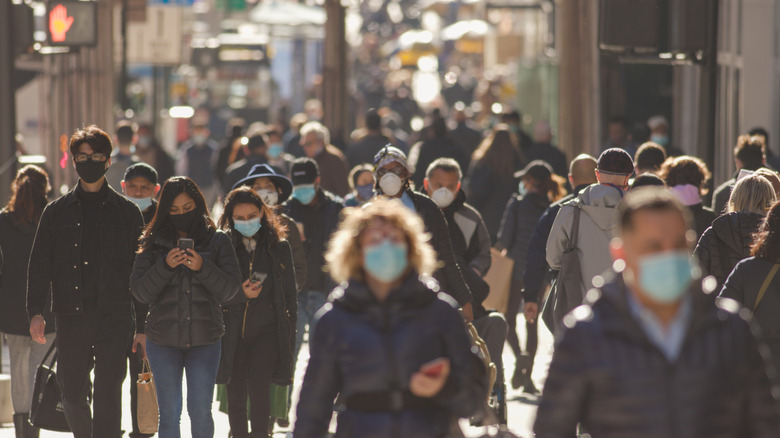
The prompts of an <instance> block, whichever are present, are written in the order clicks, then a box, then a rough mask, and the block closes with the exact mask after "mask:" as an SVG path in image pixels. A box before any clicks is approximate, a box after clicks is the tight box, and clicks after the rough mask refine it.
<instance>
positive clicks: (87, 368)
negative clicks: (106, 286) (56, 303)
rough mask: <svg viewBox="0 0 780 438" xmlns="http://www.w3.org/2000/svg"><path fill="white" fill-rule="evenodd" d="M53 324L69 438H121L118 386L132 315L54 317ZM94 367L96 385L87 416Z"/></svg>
mask: <svg viewBox="0 0 780 438" xmlns="http://www.w3.org/2000/svg"><path fill="white" fill-rule="evenodd" d="M56 322H57V340H56V342H57V351H58V353H57V382H58V383H59V386H60V389H61V391H62V405H63V407H64V409H65V416H66V418H67V419H68V424H69V425H70V428H71V430H72V431H73V436H74V437H75V438H98V437H99V438H120V437H121V436H122V430H121V429H122V427H121V422H122V382H123V381H124V379H125V373H126V371H127V367H126V365H125V360H126V355H125V352H126V351H127V348H128V346H129V345H130V343H131V340H132V336H133V318H132V315H130V314H129V313H128V314H127V315H118V314H98V313H86V314H82V315H64V314H58V315H57V316H56ZM93 366H94V370H95V382H94V385H92V388H93V395H92V401H93V405H92V406H93V408H92V411H90V407H89V401H88V397H89V390H90V372H91V371H92V368H93ZM93 413H94V417H93Z"/></svg>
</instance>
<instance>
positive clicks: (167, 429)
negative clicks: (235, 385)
mask: <svg viewBox="0 0 780 438" xmlns="http://www.w3.org/2000/svg"><path fill="white" fill-rule="evenodd" d="M221 350H222V343H221V342H217V343H214V344H211V345H205V346H202V347H193V348H189V349H179V348H171V347H161V346H159V345H155V344H154V343H153V342H151V341H147V342H146V354H147V356H148V357H149V364H150V365H151V366H152V373H154V382H155V384H156V385H157V402H158V404H159V405H160V427H159V432H158V433H159V437H160V438H181V430H180V428H179V423H180V421H181V409H182V399H181V397H182V389H181V388H182V386H181V385H182V381H181V380H182V374H183V372H184V371H185V370H186V371H187V413H189V415H190V423H191V424H192V435H191V437H192V438H213V437H214V419H213V418H212V417H211V402H212V400H214V385H215V383H216V381H217V368H218V367H219V356H220V352H221Z"/></svg>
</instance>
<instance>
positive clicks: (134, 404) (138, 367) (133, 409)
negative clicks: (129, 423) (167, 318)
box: [127, 345, 154, 438]
mask: <svg viewBox="0 0 780 438" xmlns="http://www.w3.org/2000/svg"><path fill="white" fill-rule="evenodd" d="M141 350H142V348H141V347H139V348H138V351H137V352H135V353H133V346H132V345H131V346H130V348H128V349H127V362H128V365H129V368H130V414H131V415H132V417H133V431H132V432H131V433H130V438H151V437H152V436H154V434H145V433H141V432H139V431H138V385H136V383H135V382H136V380H138V375H139V374H141V372H142V370H143V359H142V357H143V352H142V351H141Z"/></svg>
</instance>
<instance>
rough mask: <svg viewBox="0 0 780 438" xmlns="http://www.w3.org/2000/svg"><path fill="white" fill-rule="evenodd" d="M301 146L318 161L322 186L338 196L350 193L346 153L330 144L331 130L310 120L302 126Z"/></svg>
mask: <svg viewBox="0 0 780 438" xmlns="http://www.w3.org/2000/svg"><path fill="white" fill-rule="evenodd" d="M301 147H302V148H303V152H304V153H305V154H306V156H307V157H309V158H311V159H312V160H314V161H315V162H316V163H317V166H318V167H319V170H318V175H319V177H320V178H321V181H322V188H323V189H325V190H328V191H329V192H332V193H334V194H335V195H337V196H346V195H348V194H349V191H350V190H349V182H348V181H347V176H348V175H349V168H348V167H347V159H346V157H344V154H343V153H341V151H340V150H339V149H338V148H337V147H336V146H333V145H332V144H330V131H329V130H328V128H326V127H325V125H323V124H322V123H320V122H308V123H306V124H305V125H303V126H302V127H301Z"/></svg>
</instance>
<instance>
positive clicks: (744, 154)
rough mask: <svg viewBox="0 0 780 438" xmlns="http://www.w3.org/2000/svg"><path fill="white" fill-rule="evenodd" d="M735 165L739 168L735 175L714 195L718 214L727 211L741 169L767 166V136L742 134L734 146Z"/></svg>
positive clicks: (713, 203)
mask: <svg viewBox="0 0 780 438" xmlns="http://www.w3.org/2000/svg"><path fill="white" fill-rule="evenodd" d="M734 165H735V166H736V168H737V171H736V173H735V174H734V177H733V178H731V179H730V180H728V181H726V182H724V183H723V184H721V185H720V186H718V188H717V189H715V193H714V194H713V195H712V211H714V212H715V214H716V215H718V214H723V213H724V212H725V210H726V206H727V205H728V203H729V198H730V197H731V191H732V190H734V184H736V183H737V177H738V176H739V172H740V171H741V170H743V169H744V170H753V171H756V170H758V169H760V168H762V167H764V166H766V141H765V138H764V137H762V136H759V135H740V136H739V138H737V145H736V146H735V147H734Z"/></svg>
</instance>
